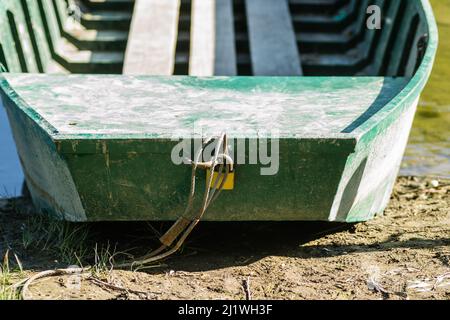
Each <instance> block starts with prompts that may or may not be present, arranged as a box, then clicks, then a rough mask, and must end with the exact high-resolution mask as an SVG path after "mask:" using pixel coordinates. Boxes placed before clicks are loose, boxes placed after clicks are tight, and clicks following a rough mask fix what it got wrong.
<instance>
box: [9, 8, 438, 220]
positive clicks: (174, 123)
mask: <svg viewBox="0 0 450 320" xmlns="http://www.w3.org/2000/svg"><path fill="white" fill-rule="evenodd" d="M84 2H86V3H89V4H90V6H92V7H91V8H93V7H94V1H88V0H86V1H84ZM109 2H110V1H106V2H105V3H109ZM115 2H116V5H119V4H120V5H121V6H122V5H124V8H123V10H122V9H121V10H122V11H121V12H122V13H121V14H119V13H117V12H116V13H115V14H106V15H105V13H103V14H100V13H98V12H100V11H101V10H100V11H94V12H97V13H98V14H92V13H91V14H90V15H83V18H82V19H81V21H80V22H79V23H80V24H81V26H83V27H84V29H83V30H84V31H82V32H81V33H82V34H84V35H87V34H91V33H90V32H88V31H86V30H93V29H94V28H99V29H98V31H100V30H103V31H106V30H105V29H107V28H110V27H113V26H117V27H119V26H120V28H121V30H122V32H125V33H126V34H127V31H128V27H129V25H130V23H131V33H130V43H129V44H130V46H129V50H128V52H127V53H126V54H124V50H125V48H124V45H123V42H122V44H121V46H120V48H121V49H120V50H119V49H118V48H117V47H114V48H115V49H114V50H115V51H112V52H113V53H111V52H110V51H108V52H109V54H106V55H102V54H100V55H99V54H97V53H98V52H97V51H96V50H98V48H102V47H101V46H103V45H105V46H111V43H109V44H108V43H107V42H108V41H107V37H106V34H105V33H102V35H101V37H100V38H97V39H95V41H94V40H93V41H90V40H86V39H84V42H77V41H75V42H76V43H77V45H75V47H76V48H75V49H76V50H75V49H74V48H73V46H70V48H71V50H72V49H73V50H72V51H71V50H67V46H66V47H64V46H65V44H66V45H67V42H69V43H71V44H72V45H73V42H74V39H72V38H70V34H72V35H73V29H70V28H69V27H70V26H69V25H68V24H67V21H70V19H68V20H67V21H66V22H65V19H67V17H65V13H64V11H63V10H61V6H63V5H64V3H65V1H62V0H55V1H46V0H42V1H33V0H23V1H22V0H21V1H17V0H3V1H2V2H1V3H0V14H1V16H0V59H1V61H0V62H2V63H3V64H5V65H6V66H7V68H8V71H9V73H2V74H1V75H0V94H1V97H2V101H3V103H4V106H5V107H6V110H7V113H8V118H9V121H10V124H11V128H12V131H13V134H14V139H15V142H16V145H17V150H18V153H19V155H20V159H21V163H22V167H23V169H24V173H25V176H26V181H27V184H28V187H29V189H30V193H31V196H32V199H33V202H34V204H35V206H36V207H37V208H38V209H39V210H41V211H43V212H46V213H48V214H51V215H53V216H55V217H57V218H59V219H65V220H69V221H123V220H127V221H128V220H134V221H137V220H176V219H177V218H178V217H179V216H180V213H181V212H182V211H183V209H184V207H185V204H186V200H187V198H188V194H189V186H190V178H191V169H190V167H189V166H186V165H183V164H180V165H178V164H175V163H173V161H171V160H172V159H171V154H172V152H173V149H174V147H175V146H176V145H177V144H178V143H179V139H186V140H187V141H191V142H193V143H195V141H196V140H197V139H199V137H200V135H198V134H197V133H195V132H193V127H194V126H199V127H200V128H201V129H202V130H203V131H205V132H208V133H209V135H213V134H218V133H220V132H222V131H223V130H224V129H225V130H226V134H227V137H228V138H229V139H230V143H231V144H232V146H233V147H234V148H233V150H236V149H237V146H238V144H241V146H242V145H244V146H246V150H249V149H250V145H257V146H260V145H261V143H264V142H268V145H267V149H268V150H271V148H272V147H274V146H275V144H274V143H276V146H277V148H278V150H279V163H278V168H277V169H278V170H277V171H276V173H275V174H273V175H262V174H261V169H265V168H267V166H268V164H265V163H264V164H261V161H259V162H258V163H260V164H256V165H255V164H251V161H250V159H248V153H246V154H245V157H244V158H243V160H244V161H243V162H244V163H239V161H236V162H237V170H236V171H235V173H234V174H235V179H236V182H237V183H236V184H235V185H234V189H233V190H230V191H226V192H225V191H224V192H223V193H222V194H221V197H220V198H219V199H218V200H217V202H215V203H214V205H213V206H211V208H209V211H208V212H207V213H206V215H205V216H204V220H210V221H261V220H264V221H294V220H322V221H342V222H344V221H345V222H355V221H364V220H368V219H370V218H372V217H373V216H374V215H375V214H377V213H380V212H382V211H383V210H384V208H385V207H386V205H387V203H388V201H389V198H390V195H391V191H392V188H393V185H394V182H395V179H396V175H397V173H398V170H399V167H400V163H401V159H402V156H403V152H404V149H405V147H406V143H407V140H408V135H409V132H410V129H411V125H412V121H413V117H414V113H415V110H416V106H417V103H418V99H419V97H420V93H421V91H422V89H423V87H424V85H425V83H426V81H427V79H428V77H429V75H430V72H431V69H432V66H433V62H434V57H435V54H436V48H437V27H436V24H435V20H434V17H433V14H432V11H431V7H430V4H429V2H428V1H426V0H416V1H412V0H399V1H396V0H395V1H388V0H384V1H383V0H375V1H374V3H375V4H377V5H379V6H380V8H381V9H382V10H383V12H384V13H385V14H386V15H387V17H388V18H389V19H385V20H384V23H385V24H384V27H383V28H382V29H380V30H367V29H366V25H365V17H366V11H365V9H366V8H367V5H368V4H370V3H372V1H368V0H361V1H355V0H329V1H328V0H327V1H317V2H314V1H309V0H308V1H306V0H289V1H288V0H286V1H285V2H284V4H285V6H283V7H278V8H277V10H278V11H276V14H277V15H278V16H280V17H286V16H289V15H288V12H289V13H290V17H291V21H290V22H291V23H286V24H283V23H279V22H280V21H278V20H277V21H275V22H276V23H275V22H273V23H272V26H273V27H274V28H276V30H268V31H267V32H270V33H271V37H270V38H269V39H265V38H264V37H262V36H261V34H258V30H260V29H259V27H258V26H259V25H260V24H258V21H257V18H256V17H257V14H258V12H259V11H258V10H262V9H260V8H258V7H257V5H256V3H257V2H258V1H255V0H245V1H234V2H233V6H231V3H230V2H229V1H226V0H216V2H217V3H219V4H220V6H219V7H221V8H224V9H226V10H223V11H222V13H223V14H222V15H219V16H217V11H214V10H213V9H214V8H216V9H217V7H214V6H211V5H210V4H209V5H208V4H205V3H204V2H202V1H201V0H195V1H192V2H189V1H185V0H179V1H176V0H170V1H169V0H168V1H167V3H165V2H164V3H163V2H161V0H152V1H149V2H148V3H147V4H151V5H153V6H154V8H155V10H156V9H158V10H163V9H162V8H163V7H164V6H168V7H169V9H170V12H169V11H165V13H167V17H168V18H167V20H165V21H164V22H165V23H167V25H163V24H159V23H158V26H159V27H161V28H163V27H164V28H163V29H164V30H169V31H170V32H167V33H166V34H165V38H164V39H162V40H161V39H159V38H157V37H153V38H150V39H144V40H145V41H153V40H154V41H156V40H158V41H162V42H161V43H164V48H163V47H158V48H159V49H161V52H162V53H161V54H162V55H164V56H153V57H152V56H151V55H150V56H149V55H144V56H142V58H143V59H145V60H146V61H153V62H154V61H156V60H157V58H161V60H163V61H164V65H162V64H159V62H158V63H155V64H148V65H146V67H148V68H149V70H150V69H151V70H150V71H147V72H148V73H152V74H151V75H140V74H136V73H139V70H138V69H139V68H138V67H139V66H138V67H137V69H136V65H134V66H133V63H132V62H133V61H134V60H133V59H131V63H130V64H129V65H128V66H129V67H130V69H127V61H129V60H128V58H129V57H130V56H132V55H135V56H136V57H138V56H139V55H142V53H140V52H139V50H137V51H133V50H132V49H133V46H135V45H138V44H136V42H135V41H133V38H135V39H138V38H136V36H137V34H136V32H134V31H133V30H137V29H139V24H138V23H137V22H136V21H134V22H132V21H131V20H132V19H131V17H132V14H131V12H132V8H133V7H132V6H130V4H132V3H134V1H126V0H121V1H115ZM95 3H97V4H96V5H95V6H101V4H100V3H101V2H97V1H95ZM102 3H103V2H102ZM186 3H190V4H191V5H190V7H191V9H192V10H193V11H192V14H191V15H188V14H187V12H188V11H187V9H186ZM140 4H143V1H142V0H138V2H136V6H137V7H139V5H140ZM163 4H164V6H163ZM169 4H170V5H169ZM102 5H105V4H102ZM137 7H136V8H137ZM23 8H28V13H26V12H25V11H23ZM176 8H180V9H179V10H180V11H179V13H180V15H179V20H178V23H179V24H178V35H176V34H175V31H174V30H175V27H174V25H175V23H176V20H177V19H176ZM255 8H256V9H255ZM324 8H326V10H325V11H324ZM169 9H167V10H169ZM257 9H258V10H257ZM249 10H250V11H251V12H249ZM262 11H264V10H262ZM305 12H308V13H310V14H306V15H305ZM322 12H324V13H323V14H322ZM259 13H260V14H267V12H259ZM27 15H28V16H29V17H33V18H32V19H27V17H26V16H27ZM213 16H216V17H218V18H217V19H218V20H220V21H223V24H222V27H223V28H222V29H220V28H217V30H216V29H214V28H215V23H214V22H215V20H214V19H212V18H211V17H213ZM318 16H320V19H319V18H318ZM8 17H9V19H8ZM12 17H13V18H14V19H12ZM138 17H139V15H136V14H134V16H133V19H135V18H136V19H137V18H138ZM186 17H189V19H187V18H186ZM231 17H234V18H233V19H234V21H233V20H232V18H231ZM39 18H43V19H39ZM255 19H256V20H255ZM13 21H14V22H15V24H12V22H13ZM30 21H31V22H32V24H31V25H30ZM99 21H101V23H100V22H99ZM119 21H122V22H121V23H119ZM50 22H52V23H50ZM115 22H116V23H117V24H115ZM216 22H217V21H216ZM231 22H234V23H231ZM71 23H75V22H73V21H72V22H71ZM149 23H150V22H149ZM12 25H16V26H17V30H21V32H20V33H18V32H11V30H12V31H14V28H11V26H12ZM213 29H214V30H216V32H215V33H214V34H213V35H211V34H205V33H204V32H202V30H213ZM266 29H267V28H266ZM17 30H16V31H17ZM180 30H182V31H183V33H182V34H180V33H179V31H180ZM186 30H187V31H186ZM283 30H284V31H283ZM327 30H328V31H327ZM109 31H110V32H111V30H109ZM116 31H117V30H116ZM71 32H72V33H71ZM286 32H287V33H286ZM17 34H23V36H21V37H20V39H19V40H20V41H19V40H17V39H18V38H17ZM68 34H69V35H68ZM280 34H283V35H284V38H282V39H281V38H279V37H278V35H280ZM425 34H426V35H428V37H426V38H424V35H425ZM113 35H114V37H116V36H119V35H122V36H123V34H122V33H116V32H113ZM105 37H106V38H105ZM175 37H177V38H176V39H175ZM213 37H215V43H216V46H208V50H207V51H204V52H203V51H201V50H198V48H199V47H201V46H202V43H206V42H208V43H210V41H211V39H213ZM222 38H223V39H226V40H225V42H220V39H222ZM68 39H71V40H68ZM424 39H425V40H424ZM78 40H80V39H78ZM284 41H289V42H290V46H289V48H287V49H286V51H285V52H284V54H285V56H287V57H291V58H292V57H296V59H291V58H289V59H290V61H284V60H283V58H282V56H281V58H279V59H274V62H276V64H277V65H279V66H281V67H282V68H283V70H285V71H286V70H287V71H286V72H287V73H288V75H290V76H275V74H271V73H272V72H271V71H270V70H269V69H270V68H269V67H271V66H270V65H265V63H264V61H268V60H270V55H268V54H267V53H268V52H272V53H273V52H275V51H276V48H277V47H279V46H280V43H284ZM424 42H425V43H424ZM114 43H116V42H114ZM218 43H221V46H217V44H218ZM418 43H420V45H417V44H418ZM20 44H22V45H20ZM55 44H58V45H57V46H55ZM116 44H117V43H116ZM147 45H148V46H147V48H150V49H151V48H152V45H153V44H152V43H147ZM295 45H297V48H298V52H297V55H296V50H295ZM83 46H85V49H82V50H80V47H83ZM61 48H62V49H61ZM86 48H91V49H86ZM95 48H97V49H95ZM103 48H104V47H103ZM130 48H131V49H130ZM186 48H190V49H192V50H191V51H192V54H190V52H191V51H189V50H186ZM218 48H221V49H219V50H223V52H227V55H228V54H230V52H231V54H233V53H234V56H233V57H232V58H230V60H226V61H225V60H224V61H219V60H218V59H219V58H218V57H222V58H221V59H225V58H224V57H226V54H222V55H221V54H217V50H218ZM258 48H266V49H258ZM94 49H95V50H94ZM137 49H139V48H137ZM281 49H282V48H281ZM92 50H94V51H92ZM255 50H256V51H255ZM260 50H264V52H263V51H261V52H260ZM70 52H72V54H69V53H70ZM80 52H81V53H80ZM86 52H87V53H86ZM93 52H95V53H96V54H93ZM223 52H222V53H223ZM37 53H39V54H37ZM300 53H301V54H300ZM70 57H72V58H73V57H75V58H76V59H75V58H73V59H69V58H70ZM83 57H84V58H83ZM149 57H150V58H151V59H150V58H149ZM3 60H4V61H3ZM124 61H125V72H126V73H128V74H127V75H103V74H99V75H93V74H89V75H68V74H67V73H68V72H90V73H105V72H109V71H110V72H111V73H113V72H114V73H120V72H121V71H122V66H123V64H124ZM4 62H5V63H4ZM292 63H293V64H292ZM55 66H58V67H63V69H65V70H63V71H64V72H63V73H66V74H27V72H46V73H52V72H53V71H55V70H56V69H55ZM156 67H158V68H159V67H161V68H162V69H161V70H159V69H158V70H157V68H156ZM281 67H280V68H281ZM264 68H266V69H265V70H264ZM253 69H254V70H253ZM58 70H59V69H58ZM126 70H129V71H126ZM136 70H137V71H136ZM154 70H157V71H154ZM179 70H185V73H184V74H185V75H183V76H174V75H173V73H174V72H175V73H176V72H177V71H179ZM267 70H269V71H267ZM266 71H267V72H269V74H268V75H269V76H260V75H261V74H266ZM259 72H261V73H259ZM153 73H154V74H153ZM158 73H163V75H158ZM256 73H258V74H259V75H257V74H256ZM300 73H302V74H303V76H296V75H299V74H300ZM245 74H248V75H249V76H243V75H245ZM283 74H284V73H283ZM194 75H201V77H196V76H194ZM218 75H221V76H218ZM174 138H179V139H174ZM271 139H275V140H271ZM274 141H276V142H274ZM259 150H260V148H259ZM205 180H206V171H203V172H201V174H199V176H198V177H197V184H198V187H199V188H202V187H204V186H205ZM196 201H200V199H198V200H196ZM195 205H197V206H198V205H199V203H198V202H197V203H196V204H195Z"/></svg>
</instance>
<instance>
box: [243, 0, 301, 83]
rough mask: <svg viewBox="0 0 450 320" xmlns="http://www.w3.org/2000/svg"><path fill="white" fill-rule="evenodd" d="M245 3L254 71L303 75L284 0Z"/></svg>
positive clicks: (260, 73)
mask: <svg viewBox="0 0 450 320" xmlns="http://www.w3.org/2000/svg"><path fill="white" fill-rule="evenodd" d="M245 4H246V9H247V23H248V32H249V39H250V54H251V60H252V68H253V74H254V75H255V76H299V75H302V74H303V72H302V67H301V63H300V55H299V52H298V48H297V41H296V37H295V32H294V28H293V24H292V20H291V15H290V12H289V6H288V2H287V0H279V1H273V0H246V1H245Z"/></svg>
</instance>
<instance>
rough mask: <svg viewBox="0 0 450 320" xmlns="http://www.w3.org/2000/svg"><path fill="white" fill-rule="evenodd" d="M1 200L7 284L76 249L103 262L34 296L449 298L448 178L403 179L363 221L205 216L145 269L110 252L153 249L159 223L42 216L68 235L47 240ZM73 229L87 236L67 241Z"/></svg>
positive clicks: (35, 290)
mask: <svg viewBox="0 0 450 320" xmlns="http://www.w3.org/2000/svg"><path fill="white" fill-rule="evenodd" d="M0 206H1V207H3V209H2V212H1V213H0V232H1V237H0V241H1V242H0V254H2V256H3V255H4V254H5V253H6V250H7V249H8V248H9V249H10V253H9V260H10V267H9V269H10V272H9V275H8V277H3V278H4V280H3V283H13V282H15V281H18V280H20V279H21V278H23V277H25V276H27V275H30V274H33V273H34V272H38V271H42V270H46V269H49V268H55V267H62V266H67V262H69V261H70V257H71V256H77V253H78V255H79V256H82V258H79V260H80V261H82V262H84V261H89V262H90V263H91V264H95V265H96V268H95V270H94V271H91V272H89V273H88V274H86V275H81V276H71V277H54V278H49V279H44V280H41V281H38V282H37V283H36V284H35V285H33V286H32V288H31V292H32V294H33V297H34V298H36V299H40V298H56V299H217V298H224V299H230V298H231V299H245V298H246V297H247V296H249V295H250V296H251V298H253V299H449V298H450V211H449V207H450V181H439V185H438V184H437V181H433V180H432V179H416V178H400V179H399V180H398V183H397V185H396V188H395V192H394V195H393V197H392V201H391V203H390V206H389V208H388V209H387V210H386V212H385V213H384V215H383V216H380V217H378V218H376V219H375V220H373V221H370V222H368V223H361V224H357V225H341V224H323V223H276V224H273V223H264V224H261V223H259V224H254V223H244V224H206V223H203V224H201V226H200V227H199V228H198V230H196V231H195V233H194V234H193V236H192V237H191V239H190V241H189V242H188V243H187V244H186V245H185V247H184V248H183V250H182V252H181V253H180V254H179V255H177V256H175V257H173V258H171V259H169V260H167V261H165V262H164V264H162V265H159V266H154V267H151V268H148V269H146V270H140V271H137V272H131V271H121V270H109V267H110V265H109V263H108V258H110V257H111V256H117V255H118V254H117V253H118V252H122V251H124V250H126V249H131V248H134V247H137V246H139V247H152V246H155V245H156V243H155V242H154V238H155V236H154V232H156V233H157V230H155V228H156V229H159V228H161V229H162V228H164V227H165V226H159V225H158V226H155V225H153V226H152V228H150V227H149V225H147V224H145V226H143V224H119V225H118V224H100V225H95V226H90V227H89V231H88V232H84V230H83V227H81V228H77V229H76V232H75V231H73V232H72V231H70V232H68V233H67V232H66V231H63V232H62V231H61V227H59V226H57V227H55V226H52V227H51V228H49V227H48V225H45V223H44V222H42V221H41V220H39V221H40V222H39V223H42V225H43V226H44V230H45V232H47V233H49V234H50V233H51V232H55V229H56V230H58V232H57V234H58V236H59V237H60V239H59V240H58V239H57V240H55V239H54V238H53V236H51V237H50V236H49V237H48V238H47V243H45V241H44V240H43V237H40V236H38V235H36V234H39V232H37V230H36V229H37V228H35V229H34V230H30V228H32V226H31V225H30V218H29V217H28V216H27V214H26V213H23V212H22V213H18V211H23V205H22V206H17V207H15V206H12V204H11V203H10V202H9V203H5V202H4V203H3V204H1V205H0ZM18 208H22V209H21V210H19V209H18ZM31 223H32V224H33V225H35V224H36V223H37V222H36V220H35V219H34V220H32V222H31ZM69 228H73V226H71V227H69ZM52 230H53V231H52ZM70 230H73V229H70ZM80 230H81V231H80ZM33 232H34V233H33ZM64 232H65V233H64ZM71 232H72V233H73V234H74V235H75V236H74V237H73V238H77V237H79V239H83V240H82V241H81V240H80V241H73V239H72V240H70V239H67V237H66V236H67V234H71ZM78 232H81V233H78ZM81 235H82V236H81ZM149 235H151V236H149ZM84 239H86V240H84ZM71 241H72V242H71ZM75 242H77V243H78V244H77V245H76V246H75V247H74V248H71V246H72V243H75ZM81 242H85V243H84V245H83V246H82V247H80V246H79V243H81ZM94 242H95V243H96V244H97V246H96V247H97V250H96V251H95V250H94V249H93V248H95V246H94V245H93V243H94ZM108 244H109V245H108ZM99 248H102V249H99ZM91 251H95V254H90V252H91ZM131 252H133V253H135V252H134V251H131ZM13 253H15V254H16V255H17V257H18V259H16V258H15V257H14V255H13ZM114 253H115V254H114ZM17 260H20V261H21V264H22V269H23V271H22V272H20V267H19V266H18V264H17V262H15V261H17ZM63 261H65V262H64V263H63ZM85 263H88V262H85ZM4 269H5V268H4ZM4 273H5V272H4ZM5 279H6V280H5ZM95 279H97V280H95ZM98 279H100V281H102V282H99V281H98ZM3 286H4V287H5V285H3ZM120 288H124V289H128V291H126V290H122V289H120ZM4 297H5V295H4Z"/></svg>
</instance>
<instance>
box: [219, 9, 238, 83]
mask: <svg viewBox="0 0 450 320" xmlns="http://www.w3.org/2000/svg"><path fill="white" fill-rule="evenodd" d="M215 27H216V48H215V54H216V57H215V60H216V63H215V70H214V75H216V76H235V75H237V61H236V41H235V30H234V15H233V2H232V0H216V24H215Z"/></svg>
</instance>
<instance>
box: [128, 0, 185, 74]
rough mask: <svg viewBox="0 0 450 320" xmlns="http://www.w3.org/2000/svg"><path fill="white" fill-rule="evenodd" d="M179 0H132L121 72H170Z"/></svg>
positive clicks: (173, 62) (174, 45)
mask: <svg viewBox="0 0 450 320" xmlns="http://www.w3.org/2000/svg"><path fill="white" fill-rule="evenodd" d="M179 8H180V0H136V4H135V9H134V15H133V20H132V24H131V30H130V36H129V40H128V45H127V51H126V54H125V63H124V70H123V73H124V74H133V75H136V74H146V75H172V73H173V70H174V65H175V51H176V44H177V33H178V17H179Z"/></svg>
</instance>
